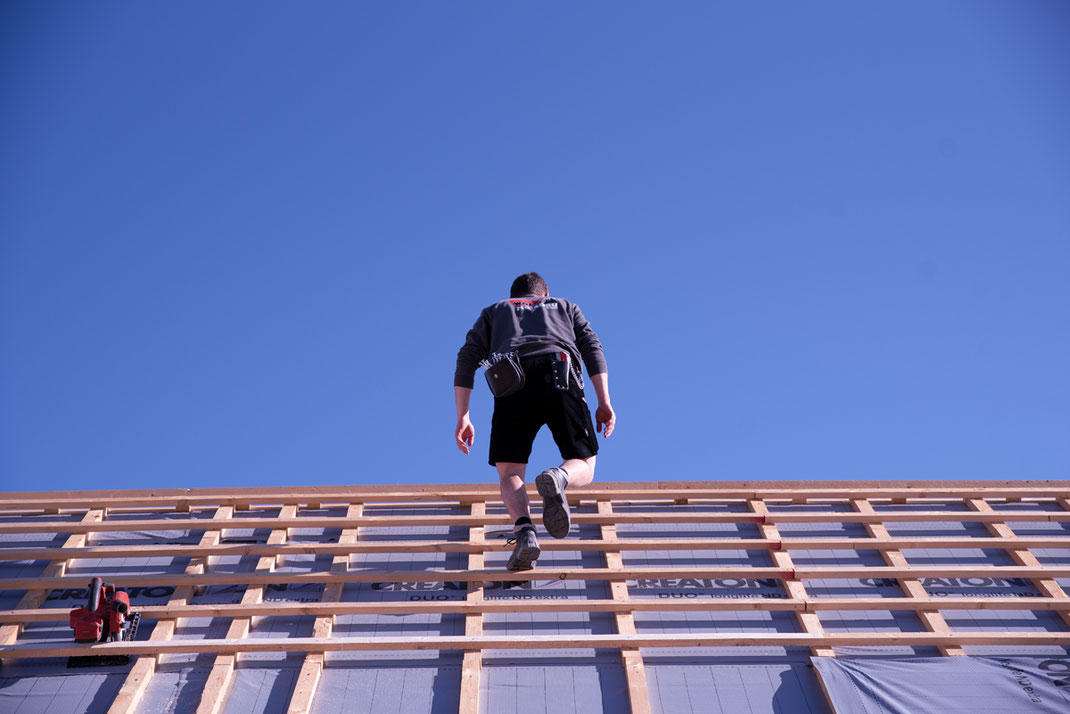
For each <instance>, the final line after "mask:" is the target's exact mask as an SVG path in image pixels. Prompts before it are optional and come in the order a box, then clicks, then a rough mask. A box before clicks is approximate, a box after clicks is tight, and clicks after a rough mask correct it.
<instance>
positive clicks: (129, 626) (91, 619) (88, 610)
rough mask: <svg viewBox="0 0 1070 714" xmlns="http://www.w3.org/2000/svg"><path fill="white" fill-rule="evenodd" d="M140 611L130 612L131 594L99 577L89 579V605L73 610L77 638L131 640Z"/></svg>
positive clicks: (72, 625) (92, 640) (106, 640)
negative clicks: (117, 588)
mask: <svg viewBox="0 0 1070 714" xmlns="http://www.w3.org/2000/svg"><path fill="white" fill-rule="evenodd" d="M140 620H141V613H138V612H130V596H129V595H128V594H127V593H126V591H125V590H116V589H115V586H114V585H112V584H111V583H105V582H104V581H103V580H102V579H100V578H93V579H92V580H90V581H89V607H78V608H75V609H74V610H71V627H72V628H74V641H75V642H115V641H117V640H132V639H134V635H135V634H137V625H138V622H140Z"/></svg>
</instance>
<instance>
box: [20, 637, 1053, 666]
mask: <svg viewBox="0 0 1070 714" xmlns="http://www.w3.org/2000/svg"><path fill="white" fill-rule="evenodd" d="M883 634H884V635H885V637H884V638H882V639H883V642H882V644H881V646H886V647H887V646H896V645H898V646H904V645H905V646H916V647H933V646H937V645H948V644H956V645H960V646H978V645H1006V646H1019V647H1020V646H1026V645H1040V646H1043V645H1063V646H1065V645H1066V644H1067V636H1066V635H1063V634H1061V633H1053V632H953V633H936V632H885V633H883ZM866 645H872V636H871V634H870V633H864V632H850V633H846V632H845V633H834V634H833V633H825V634H822V635H813V634H809V633H805V632H797V633H796V632H790V633H782V632H777V633H752V634H742V635H741V634H736V633H723V632H711V633H706V634H693V633H688V634H672V635H579V636H562V635H510V636H506V637H492V636H486V635H483V636H476V637H467V636H462V635H439V636H433V637H386V636H384V637H325V638H314V637H253V638H244V639H238V640H169V641H166V642H110V643H106V644H96V645H74V644H68V645H55V644H54V645H36V644H35V645H14V646H10V647H5V648H3V650H0V654H2V655H3V657H4V658H5V659H26V658H28V657H74V656H81V655H105V654H130V655H159V654H189V653H212V654H227V653H236V652H361V651H364V652H368V651H372V652H374V651H380V650H416V651H421V650H462V651H463V650H528V649H530V650H542V649H586V648H614V649H620V648H622V647H815V646H825V647H851V646H866Z"/></svg>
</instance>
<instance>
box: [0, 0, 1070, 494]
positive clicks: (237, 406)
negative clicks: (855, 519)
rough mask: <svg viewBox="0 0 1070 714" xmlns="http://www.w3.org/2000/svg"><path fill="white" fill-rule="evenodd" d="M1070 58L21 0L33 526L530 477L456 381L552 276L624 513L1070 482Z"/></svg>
mask: <svg viewBox="0 0 1070 714" xmlns="http://www.w3.org/2000/svg"><path fill="white" fill-rule="evenodd" d="M1068 23H1070V5H1068V4H1067V3H1065V2H1061V1H1058V0H1048V1H1038V2H1029V3H1019V2H1009V1H1008V2H984V1H979V0H969V1H966V0H961V1H958V2H945V3H935V4H934V3H926V2H903V3H894V4H884V5H883V6H878V5H877V4H870V3H865V4H859V3H849V2H842V3H810V4H806V5H800V4H797V3H776V4H761V5H756V4H753V3H746V4H744V3H737V4H734V5H732V6H729V5H727V4H722V5H716V4H712V3H683V2H681V3H669V4H666V3H630V2H623V3H622V2H589V3H581V4H572V3H567V4H566V3H560V4H554V3H550V4H546V3H508V4H503V3H492V2H464V3H437V2H422V3H389V4H388V3H376V4H372V3H360V4H358V3H342V2H317V3H312V4H308V3H304V4H295V3H279V2H273V3H270V2H269V3H261V2H256V3H253V2H228V3H224V4H222V5H220V4H216V5H213V6H208V5H202V6H190V5H187V4H176V3H163V2H148V3H109V2H93V3H77V2H67V3H62V2H56V3H36V2H16V1H12V2H7V3H4V4H3V5H2V6H0V107H2V111H0V489H5V490H8V489H9V490H23V489H72V488H120V487H150V486H160V487H165V486H166V487H182V486H228V485H241V486H250V485H287V484H346V483H354V484H357V483H386V484H393V483H434V482H445V483H477V482H482V481H486V480H488V479H493V478H494V475H493V471H492V470H491V468H490V467H489V466H487V465H486V446H487V437H488V436H489V427H490V413H491V406H492V405H491V399H490V397H489V395H488V394H487V391H486V389H485V387H483V385H481V384H478V383H477V387H478V388H477V390H476V393H475V396H474V398H473V420H474V423H475V425H476V430H477V433H476V449H475V452H474V454H473V455H472V456H469V457H465V456H462V455H461V454H460V453H459V452H458V451H457V450H456V448H455V446H454V445H453V437H452V432H453V427H454V407H453V395H452V373H453V367H454V359H455V355H456V351H457V348H458V347H459V346H460V345H461V343H462V341H463V338H464V333H465V331H466V330H467V329H468V327H470V326H471V324H472V322H473V321H474V320H475V318H476V316H477V315H478V314H479V311H480V309H481V308H482V307H484V306H485V305H487V304H490V303H492V302H495V301H496V300H498V299H501V298H503V297H505V296H506V292H507V290H508V285H509V283H510V282H511V281H512V279H513V277H515V276H516V275H517V274H519V273H521V272H526V271H528V270H536V271H539V272H541V273H542V274H543V275H544V276H545V277H546V279H547V281H548V283H549V285H550V289H551V292H552V293H553V294H557V295H561V296H564V297H568V298H570V299H572V300H574V301H575V302H577V303H579V304H580V305H581V306H582V308H583V309H584V311H585V312H586V314H587V316H588V317H589V318H590V320H591V321H592V324H593V326H594V327H595V329H596V330H597V331H598V332H599V334H600V336H601V338H602V341H603V343H604V345H605V347H606V353H607V359H608V362H609V369H610V379H611V388H612V396H613V401H614V406H615V407H616V409H617V413H618V419H619V422H618V427H617V431H616V433H615V434H614V435H613V436H612V437H611V438H610V439H609V440H608V441H606V442H604V446H603V451H602V454H601V455H600V457H599V466H598V473H597V477H598V478H599V479H602V480H618V481H626V480H664V479H672V480H677V479H703V480H706V479H711V480H712V479H860V478H865V479H893V478H918V479H964V478H978V479H993V478H1012V479H1017V478H1068V477H1070V445H1068V444H1070V442H1068V439H1067V434H1070V377H1068V372H1067V368H1066V365H1068V364H1070V330H1068V329H1067V328H1068V326H1070V325H1068V319H1067V314H1068V308H1070V281H1068V277H1070V131H1067V127H1070V92H1068V91H1067V87H1068V86H1070V46H1068V45H1067V43H1066V41H1065V31H1066V27H1067V26H1068ZM588 391H590V386H589V385H588ZM556 459H557V455H556V449H555V447H554V445H553V442H552V440H551V439H550V437H549V434H548V433H546V432H545V430H544V432H543V434H542V435H541V436H540V438H539V440H538V442H537V445H536V449H535V453H534V454H533V457H532V468H533V469H534V468H536V467H538V469H540V470H541V468H544V467H545V466H546V465H551V464H554V463H556Z"/></svg>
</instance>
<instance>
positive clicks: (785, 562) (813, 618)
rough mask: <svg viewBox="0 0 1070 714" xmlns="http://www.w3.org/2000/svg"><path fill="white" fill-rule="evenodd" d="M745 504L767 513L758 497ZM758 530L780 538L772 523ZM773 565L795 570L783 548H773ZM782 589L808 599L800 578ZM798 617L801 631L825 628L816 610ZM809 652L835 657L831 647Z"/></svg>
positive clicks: (786, 582)
mask: <svg viewBox="0 0 1070 714" xmlns="http://www.w3.org/2000/svg"><path fill="white" fill-rule="evenodd" d="M747 504H748V505H749V506H750V509H751V511H752V512H753V513H756V514H758V515H759V516H762V517H763V518H765V517H766V516H768V514H769V508H768V507H767V506H766V504H765V502H764V501H762V500H760V499H754V500H751V501H748V502H747ZM758 532H759V533H760V534H761V536H762V538H767V539H770V540H774V541H778V540H780V530H779V529H778V528H777V527H776V526H775V525H773V524H772V523H761V524H759V525H758ZM772 556H773V565H775V566H777V567H778V568H789V569H791V570H792V571H794V570H795V563H794V562H792V559H791V555H789V554H788V553H787V551H784V550H775V551H773V553H772ZM784 590H785V591H786V592H787V594H788V597H790V598H792V599H795V600H802V601H803V602H807V601H809V599H810V595H809V593H807V592H806V585H804V584H803V581H802V580H799V579H798V578H788V579H787V580H785V581H784ZM797 617H798V619H799V626H800V627H801V628H802V631H803V632H808V633H810V634H815V635H820V634H824V632H825V628H824V627H822V626H821V619H820V618H819V617H818V614H817V613H816V612H810V611H805V612H799V613H798V615H797ZM810 651H811V653H812V654H813V655H814V656H815V657H835V656H836V653H835V652H834V651H833V650H832V648H831V647H813V648H811V650H810Z"/></svg>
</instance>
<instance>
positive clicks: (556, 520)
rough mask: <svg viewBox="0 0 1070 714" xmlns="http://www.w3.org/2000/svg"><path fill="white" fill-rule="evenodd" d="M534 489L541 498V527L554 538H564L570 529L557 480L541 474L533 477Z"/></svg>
mask: <svg viewBox="0 0 1070 714" xmlns="http://www.w3.org/2000/svg"><path fill="white" fill-rule="evenodd" d="M535 488H536V489H538V491H539V495H540V496H542V525H543V526H544V527H545V528H546V532H547V533H549V534H550V535H552V536H553V537H554V538H564V537H565V536H567V535H568V532H569V530H570V529H571V527H572V517H571V516H570V514H569V510H568V501H566V500H565V494H564V492H563V491H561V490H560V489H559V488H558V487H557V479H555V478H554V477H553V476H551V475H550V474H548V473H546V472H543V473H541V474H539V475H538V476H536V477H535Z"/></svg>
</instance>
